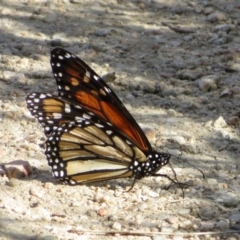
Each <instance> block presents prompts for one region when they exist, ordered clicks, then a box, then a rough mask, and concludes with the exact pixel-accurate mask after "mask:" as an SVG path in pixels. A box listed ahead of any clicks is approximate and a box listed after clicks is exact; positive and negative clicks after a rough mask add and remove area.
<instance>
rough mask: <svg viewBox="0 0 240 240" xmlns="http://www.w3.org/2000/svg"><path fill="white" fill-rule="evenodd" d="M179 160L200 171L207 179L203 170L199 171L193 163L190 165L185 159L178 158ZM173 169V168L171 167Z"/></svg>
mask: <svg viewBox="0 0 240 240" xmlns="http://www.w3.org/2000/svg"><path fill="white" fill-rule="evenodd" d="M177 158H178V159H180V160H181V161H182V162H186V163H187V164H188V165H190V166H191V167H192V168H195V169H196V170H198V171H199V172H200V173H201V174H202V176H203V178H205V174H204V172H203V171H202V170H201V169H199V168H197V167H196V166H194V165H193V164H191V163H189V162H188V161H187V160H186V159H183V158H181V157H177ZM171 168H172V167H171Z"/></svg>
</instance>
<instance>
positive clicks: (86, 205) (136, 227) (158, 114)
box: [0, 0, 240, 240]
mask: <svg viewBox="0 0 240 240" xmlns="http://www.w3.org/2000/svg"><path fill="white" fill-rule="evenodd" d="M0 13H1V17H0V28H1V34H0V70H1V72H0V96H1V97H0V163H1V164H3V163H9V162H11V161H15V160H24V161H28V162H29V163H30V165H31V166H32V168H33V173H32V174H31V175H30V176H29V177H26V178H22V179H14V178H12V179H11V180H9V179H8V178H7V177H6V176H2V177H1V178H0V239H1V240H2V239H4V240H6V239H41V240H43V239H44V240H49V239H81V240H82V239H84V240H85V239H114V240H115V239H123V240H126V239H131V240H132V239H140V240H150V239H154V240H163V239H174V240H181V239H194V240H195V239H196V240H197V239H211V240H212V239H228V240H235V239H240V233H239V232H240V212H239V210H240V198H239V196H240V178H239V172H240V163H239V155H240V148H239V144H240V143H239V141H240V139H239V117H240V101H239V100H240V84H239V80H240V75H239V71H240V53H239V51H240V36H239V26H240V2H239V1H238V0H232V1H222V0H220V1H219V0H218V1H217V0H213V1H209V0H206V1H201V0H193V1H187V0H185V1H180V0H179V1H177V0H176V1H173V0H169V1H161V0H155V1H154V0H152V1H150V0H141V1H125V0H122V1H120V0H119V1H115V0H107V1H91V0H87V1H77V0H72V1H68V0H62V1H61V0H59V1H46V0H36V1H34V0H33V1H31V0H29V1H27V0H7V1H1V2H0ZM54 47H62V48H65V49H67V50H69V51H71V52H72V53H74V54H76V55H78V56H79V57H81V58H82V59H83V60H84V61H85V62H87V63H88V64H89V65H90V66H91V67H92V68H93V69H94V70H95V71H96V72H97V73H98V74H99V75H101V76H102V75H104V74H107V73H112V72H115V74H116V79H115V80H114V81H113V82H108V84H109V85H110V86H111V87H112V88H113V89H114V91H115V92H116V94H117V95H118V96H119V97H120V99H121V100H122V101H123V102H124V104H125V106H126V107H127V108H128V110H129V111H130V112H131V113H132V114H133V116H134V117H135V119H136V120H137V121H138V122H139V123H140V124H141V126H142V127H143V129H144V131H145V132H146V134H147V136H148V137H149V140H150V142H151V143H152V145H153V146H154V147H155V148H156V149H157V150H158V151H164V152H168V153H171V154H172V155H173V157H172V163H173V167H174V169H175V171H176V173H177V176H178V179H179V181H181V182H186V183H188V184H189V186H187V187H185V189H184V193H185V198H182V191H181V189H180V188H179V186H171V188H170V189H169V190H166V188H165V187H166V186H168V185H169V181H168V180H167V179H164V178H161V177H156V178H153V177H149V178H144V179H142V180H140V181H138V182H137V183H136V184H135V186H134V188H133V190H132V191H130V192H126V189H127V188H128V187H129V186H131V184H132V179H117V180H112V181H107V182H100V183H97V184H91V185H83V186H76V187H71V186H66V185H63V184H61V183H60V182H58V181H57V180H55V179H54V178H53V177H52V175H51V172H50V171H49V167H48V164H47V161H46V158H45V155H44V144H45V140H46V139H45V136H44V134H43V130H42V128H41V127H40V126H39V124H38V123H37V121H36V120H35V119H34V118H32V117H31V115H30V113H29V111H28V110H27V108H26V105H25V100H24V99H25V97H26V95H27V94H28V93H30V92H33V91H41V92H50V93H56V91H57V88H56V84H55V80H54V78H53V76H52V73H51V68H50V64H49V60H50V51H51V49H53V48H54ZM178 156H180V157H181V158H182V159H183V160H185V161H187V162H188V163H190V164H192V165H193V166H195V167H197V168H199V169H200V170H202V171H203V172H204V174H205V176H206V178H205V179H203V178H202V175H201V173H200V172H199V171H198V170H196V169H195V168H194V167H191V166H190V165H189V164H187V163H186V162H185V163H184V162H183V163H181V162H180V160H179V158H177V157H178ZM160 172H161V173H166V174H170V175H171V174H172V172H171V169H170V168H169V167H164V168H163V169H161V171H160Z"/></svg>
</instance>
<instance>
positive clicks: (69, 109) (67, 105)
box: [64, 103, 71, 113]
mask: <svg viewBox="0 0 240 240" xmlns="http://www.w3.org/2000/svg"><path fill="white" fill-rule="evenodd" d="M64 110H65V112H66V113H70V112H71V107H70V105H69V104H68V103H65V108H64Z"/></svg>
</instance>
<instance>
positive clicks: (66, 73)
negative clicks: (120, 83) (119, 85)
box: [51, 48, 151, 152]
mask: <svg viewBox="0 0 240 240" xmlns="http://www.w3.org/2000/svg"><path fill="white" fill-rule="evenodd" d="M51 66H52V70H53V74H54V77H55V79H56V82H57V85H58V91H59V96H60V97H62V98H64V99H68V100H69V99H70V100H71V101H72V102H73V103H76V104H79V105H81V106H82V107H84V108H86V109H87V110H89V111H91V112H93V113H95V114H96V115H97V116H99V117H100V118H101V119H103V120H105V121H108V122H110V123H111V124H112V125H113V126H114V127H115V128H117V129H119V130H121V131H122V132H123V133H125V134H126V135H127V136H128V137H129V138H131V139H132V140H133V141H134V142H135V144H136V145H137V146H138V147H139V148H141V149H142V150H143V151H146V152H149V151H151V145H150V143H149V141H148V140H147V138H146V136H145V134H144V133H143V131H142V130H141V128H140V127H139V125H138V124H137V122H136V121H135V120H134V118H133V117H132V116H131V114H130V113H129V112H128V111H127V109H126V108H125V107H124V106H123V104H122V103H121V101H120V100H119V98H118V97H117V96H116V95H115V93H114V92H113V91H112V90H111V88H110V87H109V86H108V85H107V84H106V83H105V82H104V81H103V80H102V79H101V78H100V77H99V76H98V75H97V74H96V73H95V72H94V71H93V70H92V69H91V68H90V67H89V66H88V65H87V64H86V63H84V62H83V61H82V60H81V59H79V58H78V57H76V56H74V55H73V54H71V53H70V52H67V51H66V50H64V49H60V48H56V49H54V50H53V51H52V52H51Z"/></svg>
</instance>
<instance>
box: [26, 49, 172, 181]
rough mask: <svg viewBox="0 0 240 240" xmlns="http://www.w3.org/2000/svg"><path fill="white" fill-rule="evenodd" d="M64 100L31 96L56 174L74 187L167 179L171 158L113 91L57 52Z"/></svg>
mask: <svg viewBox="0 0 240 240" xmlns="http://www.w3.org/2000/svg"><path fill="white" fill-rule="evenodd" d="M51 66H52V69H53V74H54V77H55V79H56V82H57V86H58V96H55V95H51V94H44V93H31V94H29V95H28V96H27V98H26V102H27V107H28V109H29V110H30V112H31V113H32V115H33V116H34V117H36V118H37V119H38V121H39V123H40V124H41V125H42V126H43V128H44V131H45V134H46V136H47V141H46V151H45V154H46V157H47V160H48V164H49V165H50V167H51V168H52V172H53V175H54V176H55V177H56V178H58V179H60V180H61V181H63V182H65V183H68V184H72V185H75V184H81V183H88V182H96V181H103V180H109V179H114V178H123V177H134V179H140V178H142V177H145V176H165V175H161V174H157V172H158V171H159V170H160V169H161V168H162V167H163V166H164V165H166V164H168V163H169V159H170V155H169V154H166V153H158V152H156V151H153V150H152V147H151V145H150V143H149V141H148V139H147V138H146V136H145V134H144V132H143V131H142V130H141V128H140V127H139V125H138V124H137V122H136V121H135V120H134V118H133V117H132V115H131V114H130V113H129V112H128V111H127V109H126V108H125V107H124V106H123V104H122V102H121V101H120V100H119V99H118V97H117V96H116V95H115V93H114V92H113V90H112V89H111V88H110V87H109V86H108V85H107V84H106V83H105V82H104V81H103V80H102V79H101V78H100V77H99V76H98V75H97V74H96V73H95V72H94V71H93V70H92V69H91V68H90V67H89V66H88V65H87V64H86V63H84V62H83V61H82V60H81V59H79V58H77V57H76V56H74V55H73V54H71V53H70V52H67V51H66V50H64V49H60V48H57V49H54V50H53V51H52V52H51Z"/></svg>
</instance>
